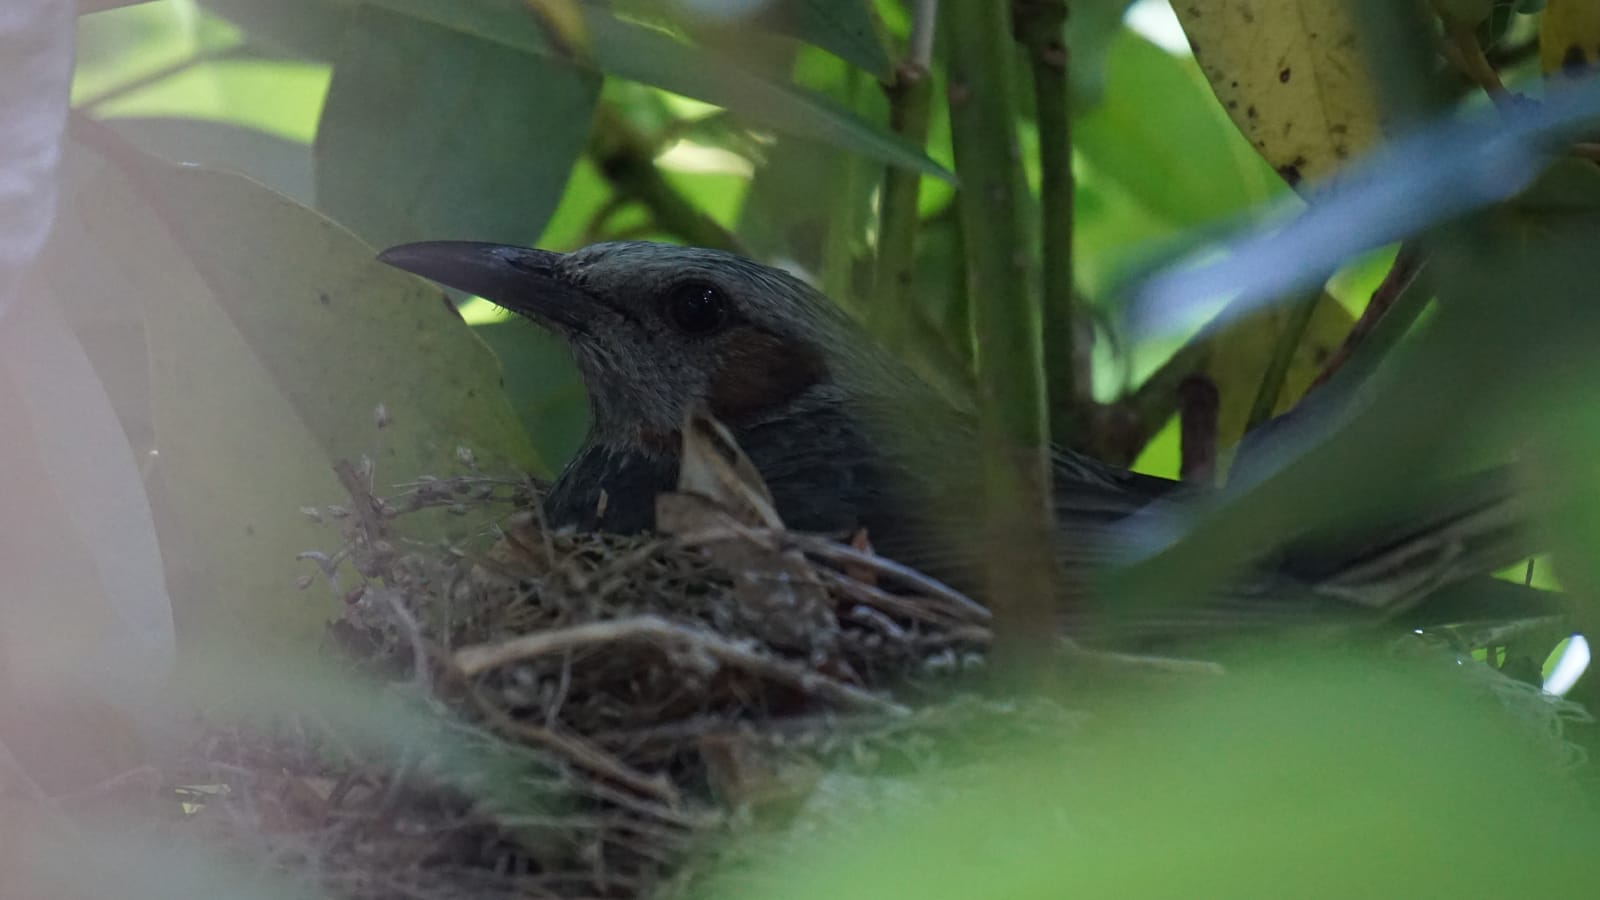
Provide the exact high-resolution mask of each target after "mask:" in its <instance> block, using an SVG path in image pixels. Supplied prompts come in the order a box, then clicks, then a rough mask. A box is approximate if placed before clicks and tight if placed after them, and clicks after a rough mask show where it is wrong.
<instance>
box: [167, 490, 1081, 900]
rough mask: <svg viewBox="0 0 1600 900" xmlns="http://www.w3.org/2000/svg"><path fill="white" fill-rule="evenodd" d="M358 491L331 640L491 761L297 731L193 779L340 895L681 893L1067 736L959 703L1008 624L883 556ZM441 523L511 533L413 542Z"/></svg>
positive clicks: (223, 744)
mask: <svg viewBox="0 0 1600 900" xmlns="http://www.w3.org/2000/svg"><path fill="white" fill-rule="evenodd" d="M340 475H341V478H342V479H343V481H344V483H345V486H346V487H347V489H349V491H350V494H351V497H350V501H349V504H348V505H347V506H340V507H331V508H327V509H324V510H308V514H311V515H315V516H319V517H323V518H328V517H332V518H334V519H336V520H338V522H339V524H340V525H341V526H342V530H343V532H344V535H343V536H344V545H343V547H342V548H341V549H339V550H338V551H337V552H335V553H332V554H328V555H322V554H307V556H308V557H310V558H312V559H315V560H316V561H317V562H318V563H319V564H320V565H321V566H322V569H323V572H324V573H325V574H326V575H327V576H328V579H329V580H330V582H332V583H333V585H334V587H335V589H336V590H338V591H340V593H341V595H342V596H343V597H344V599H345V601H346V603H345V611H344V615H343V616H342V617H341V618H340V619H339V620H338V621H337V622H335V623H334V624H333V625H332V628H331V633H332V635H333V637H334V639H335V640H334V641H332V642H331V644H332V645H333V646H334V647H335V648H336V653H337V655H338V656H339V658H340V659H341V660H342V661H343V663H344V664H345V665H347V666H350V667H356V668H360V669H364V670H366V671H367V672H369V673H376V674H377V675H378V676H379V677H380V678H381V679H382V680H383V681H385V683H386V684H387V685H388V687H389V688H391V689H393V690H395V691H398V692H401V693H404V694H405V695H407V696H408V698H409V699H410V702H411V703H412V708H413V709H420V710H423V711H425V715H426V716H428V717H431V721H432V723H433V724H432V725H431V726H427V728H428V730H432V731H434V732H436V733H437V734H448V735H450V740H449V741H447V742H446V743H447V744H449V745H450V746H457V747H459V746H462V745H463V744H465V745H468V746H470V747H471V748H472V749H471V752H469V753H468V754H467V755H466V756H467V757H468V758H470V760H475V761H476V762H467V763H463V762H461V759H462V758H463V757H461V756H460V755H457V757H456V758H455V759H445V758H443V757H445V756H448V755H449V754H441V753H437V752H435V751H434V750H433V749H432V748H435V747H437V746H443V744H436V743H433V742H431V739H429V738H427V737H421V738H419V739H418V744H417V746H418V748H421V749H417V750H415V752H412V753H410V754H409V755H407V756H405V757H404V758H402V759H400V760H398V761H396V760H393V759H389V758H370V757H364V756H363V755H362V754H360V753H359V752H354V753H353V752H352V751H350V749H349V748H348V747H344V748H343V749H340V750H339V751H338V752H331V751H330V749H329V747H328V744H329V742H328V741H327V740H326V739H324V738H322V737H320V736H319V734H318V733H317V729H315V728H308V727H307V726H306V725H305V723H298V724H297V725H296V727H295V728H294V729H289V730H284V731H282V732H281V733H279V734H277V735H276V736H272V737H267V736H263V734H262V733H260V732H259V731H256V732H251V733H248V734H247V733H245V732H243V731H241V730H240V729H238V728H227V729H212V730H211V732H210V734H209V736H208V738H207V740H206V741H205V742H204V743H203V746H201V747H200V748H199V750H198V752H197V753H196V754H195V760H194V761H193V762H192V764H191V765H190V767H189V769H190V771H189V773H188V776H187V777H188V778H189V779H191V780H193V781H196V782H204V783H215V784H225V785H226V786H227V788H226V791H224V792H220V793H219V792H216V791H211V792H209V793H207V794H204V795H201V796H199V798H198V799H199V800H200V801H201V802H202V803H203V805H204V807H205V808H204V810H203V812H202V813H201V815H203V816H205V817H206V818H208V819H210V820H211V823H212V824H211V827H212V828H213V829H220V831H221V833H223V834H224V835H225V837H226V840H227V842H228V843H230V844H232V845H234V846H235V847H236V848H237V849H240V850H242V851H243V853H244V854H245V855H246V856H247V858H249V859H252V860H255V861H259V860H263V859H265V860H272V861H273V863H272V865H273V867H274V868H275V869H276V870H277V871H278V873H279V874H288V875H290V876H293V877H295V878H298V879H303V880H305V881H307V882H309V883H310V884H309V886H312V887H314V888H316V889H318V890H321V891H324V892H326V893H328V894H329V895H332V896H338V897H349V898H369V897H370V898H378V897H384V898H388V897H397V896H403V897H420V898H428V900H433V898H439V900H443V898H458V897H460V898H465V897H472V898H501V897H504V898H513V897H515V898H523V897H528V898H534V897H538V898H544V897H606V898H630V897H643V896H652V897H655V896H675V895H678V894H681V893H683V892H684V891H687V890H689V889H691V888H692V887H695V886H697V885H699V883H700V879H701V877H702V876H703V875H704V874H705V873H707V872H708V871H710V870H711V869H712V868H714V867H715V868H717V869H719V870H720V871H722V872H727V871H729V870H730V866H731V867H733V868H736V867H737V866H736V858H737V857H739V855H740V854H741V853H751V852H754V851H753V850H750V849H749V848H751V847H754V846H756V843H758V842H752V841H751V840H750V839H751V838H752V836H760V835H768V836H771V835H786V834H794V833H796V832H797V831H805V830H807V829H811V830H815V829H818V828H825V827H832V826H831V825H829V824H828V823H829V821H830V820H839V819H848V818H851V817H853V816H854V815H855V813H858V812H859V810H855V811H851V810H848V809H846V808H845V807H847V806H848V803H842V802H841V801H840V800H839V799H838V798H839V797H850V798H853V799H854V800H857V801H859V800H861V798H864V797H868V796H871V795H872V793H873V790H872V789H869V788H864V787H861V786H860V785H852V786H851V787H848V788H844V789H839V782H838V779H841V778H843V779H857V778H859V779H866V780H868V781H870V782H871V783H872V784H874V785H876V786H880V787H881V786H883V785H887V784H890V783H899V782H902V781H903V779H899V778H897V777H896V776H899V775H903V774H909V773H913V772H918V771H925V770H927V769H928V768H929V767H935V766H951V765H957V764H960V763H961V762H962V761H963V760H968V761H970V760H972V759H975V758H982V756H983V752H984V746H988V745H990V744H991V743H997V742H999V741H1003V740H1007V739H1008V738H1015V737H1016V736H1017V734H1018V731H1019V730H1021V731H1024V732H1033V731H1036V730H1038V729H1042V728H1059V727H1060V725H1061V723H1062V722H1063V721H1064V720H1065V719H1069V718H1070V716H1069V714H1068V713H1066V712H1065V711H1064V710H1062V709H1060V708H1058V707H1056V706H1054V705H1053V704H1051V703H1049V702H1048V701H1044V700H1039V701H1030V702H1028V703H1025V704H1021V703H1015V702H1012V703H1007V702H1000V701H996V700H992V699H984V698H982V697H980V696H978V695H976V694H974V693H972V692H970V691H965V690H963V689H962V686H963V685H964V684H966V683H967V682H966V680H965V679H963V678H962V677H961V676H963V675H966V674H970V673H972V672H974V671H976V670H981V669H982V667H983V662H984V653H985V650H986V648H987V646H988V643H989V641H990V636H991V635H990V631H989V628H988V620H989V614H988V612H987V611H986V610H985V609H984V608H983V607H981V606H980V605H978V604H976V603H974V602H973V601H971V600H970V599H968V598H966V597H964V596H962V595H960V594H958V593H956V592H954V591H953V590H950V589H949V588H946V587H944V586H942V585H940V584H939V583H937V582H935V581H932V580H930V579H928V578H926V577H924V576H921V575H919V574H917V573H916V572H914V571H911V570H908V569H906V568H904V567H902V566H899V565H897V564H895V563H893V562H891V561H889V560H887V559H883V558H881V557H878V556H876V555H874V554H873V553H872V552H871V549H870V548H869V547H867V546H865V545H864V543H863V542H862V541H860V540H858V541H857V542H855V543H854V544H852V543H844V542H837V541H833V540H828V539H826V538H823V537H817V536H811V535H800V534H791V533H788V532H785V531H784V530H782V529H781V528H774V527H762V526H758V525H752V524H748V522H747V521H741V519H740V517H739V516H737V515H734V514H730V513H729V512H728V511H727V510H726V509H724V508H722V507H721V506H719V505H718V504H716V503H714V502H711V501H708V500H706V499H705V498H704V497H698V496H688V495H667V496H665V497H663V498H662V507H661V518H662V521H663V522H664V523H671V524H672V526H673V527H672V528H670V529H669V531H671V533H669V534H666V535H664V536H647V537H636V538H624V537H618V536H608V535H598V534H574V533H558V532H553V531H551V530H549V529H546V528H544V527H542V525H541V523H540V519H539V516H538V515H537V513H536V512H531V511H530V510H536V509H537V506H538V504H537V500H538V489H537V486H535V485H533V484H531V483H528V482H526V481H525V480H520V479H496V478H491V477H487V476H484V475H480V474H469V475H464V476H461V477H455V478H449V479H433V478H429V479H424V480H421V481H419V482H417V483H414V484H410V485H406V486H403V489H402V491H401V493H400V494H398V495H396V496H393V497H387V498H384V497H378V496H375V495H374V494H373V493H372V492H371V491H370V490H369V488H368V486H367V485H368V481H369V478H367V477H365V473H364V472H363V471H362V470H360V469H359V468H357V467H353V466H342V467H341V469H340ZM441 512H443V513H445V514H453V516H447V517H449V518H454V519H455V520H456V521H458V522H465V521H468V520H472V519H474V518H479V517H481V518H483V519H485V520H487V521H493V522H495V523H497V524H495V525H494V526H493V527H490V528H488V529H480V530H479V531H478V533H477V534H476V535H475V536H470V537H469V538H468V539H464V540H463V539H456V540H448V541H440V540H434V541H426V542H421V543H417V542H414V541H412V540H410V539H408V537H407V535H408V532H409V531H411V530H412V529H410V525H411V524H412V523H414V522H415V523H417V524H418V525H419V527H418V528H416V529H415V531H418V532H426V531H427V530H429V529H428V527H426V525H425V523H426V522H427V520H428V518H429V517H433V518H435V519H437V518H439V517H440V513H441ZM458 530H459V529H458ZM352 569H353V570H354V572H356V573H358V576H359V583H358V584H357V585H355V586H354V587H353V588H351V587H349V586H348V585H347V584H344V583H342V582H341V581H340V580H339V579H340V578H341V576H342V577H343V578H345V579H346V580H348V577H349V573H350V571H351V570H352ZM451 742H453V743H451ZM334 743H337V742H336V741H335V742H334ZM495 760H498V761H499V762H498V763H496V762H485V761H495ZM502 764H504V765H502ZM474 766H480V767H481V768H482V769H484V771H483V772H480V773H473V772H463V771H461V769H462V768H463V767H465V768H468V769H470V768H472V767H474ZM452 767H455V768H454V770H452ZM474 779H476V780H474ZM830 785H831V786H832V788H834V789H833V790H830V789H829V787H830ZM819 798H823V799H819ZM827 798H832V799H827ZM735 838H737V839H735ZM741 848H744V849H741Z"/></svg>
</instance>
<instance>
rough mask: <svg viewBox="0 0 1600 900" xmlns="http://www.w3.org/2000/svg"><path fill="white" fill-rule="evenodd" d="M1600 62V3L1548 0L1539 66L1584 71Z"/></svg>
mask: <svg viewBox="0 0 1600 900" xmlns="http://www.w3.org/2000/svg"><path fill="white" fill-rule="evenodd" d="M1596 65H1600V3H1595V2H1594V0H1546V3H1545V8H1544V15H1543V16H1542V17H1541V19H1540V21H1539V68H1541V69H1543V70H1544V71H1545V73H1546V74H1550V73H1554V72H1571V73H1572V74H1581V73H1582V72H1583V70H1585V69H1590V70H1591V71H1592V70H1593V68H1594V67H1595V66H1596Z"/></svg>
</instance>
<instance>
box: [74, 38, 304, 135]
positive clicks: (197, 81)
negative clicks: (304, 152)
mask: <svg viewBox="0 0 1600 900" xmlns="http://www.w3.org/2000/svg"><path fill="white" fill-rule="evenodd" d="M331 74H332V73H331V71H330V70H329V68H328V67H327V66H325V65H318V64H313V63H305V62H296V61H292V60H268V59H250V58H244V59H219V60H211V61H206V62H201V63H198V64H196V65H194V66H191V67H188V68H186V69H184V70H183V71H181V72H176V73H174V74H173V75H171V76H169V77H167V78H163V79H161V80H159V81H156V82H154V83H152V84H149V85H147V86H145V87H143V88H141V89H139V90H137V91H133V92H131V93H127V94H124V95H121V96H118V97H115V98H114V99H111V100H107V101H104V102H101V103H97V104H95V107H94V113H95V115H96V116H100V117H140V118H166V117H172V118H193V119H210V120H214V121H218V122H224V123H227V124H230V125H237V126H240V127H244V128H250V129H253V130H256V131H264V132H266V133H268V134H271V135H274V136H276V137H280V138H283V139H285V140H289V141H296V142H299V143H309V142H310V140H311V138H312V137H313V136H314V135H315V134H316V130H317V115H318V114H319V113H320V112H321V109H322V99H323V97H324V96H325V95H326V94H327V91H328V79H329V77H330V76H331Z"/></svg>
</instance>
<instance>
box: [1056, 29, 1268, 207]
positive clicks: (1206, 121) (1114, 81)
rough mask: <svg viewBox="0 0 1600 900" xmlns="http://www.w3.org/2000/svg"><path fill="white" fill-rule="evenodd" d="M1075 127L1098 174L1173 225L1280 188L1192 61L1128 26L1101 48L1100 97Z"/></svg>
mask: <svg viewBox="0 0 1600 900" xmlns="http://www.w3.org/2000/svg"><path fill="white" fill-rule="evenodd" d="M1074 130H1075V134H1074V135H1073V142H1074V144H1075V145H1076V149H1077V151H1078V152H1079V153H1080V154H1082V156H1083V157H1084V159H1085V160H1086V161H1087V162H1088V163H1089V164H1090V165H1091V166H1093V169H1094V174H1095V175H1098V176H1104V177H1107V178H1110V179H1112V180H1114V181H1116V182H1117V183H1118V184H1120V185H1121V186H1122V187H1123V188H1124V189H1125V190H1126V191H1128V193H1130V194H1131V195H1133V197H1134V198H1135V199H1137V200H1138V201H1139V203H1140V204H1142V205H1143V206H1144V207H1145V208H1147V209H1148V210H1150V211H1151V212H1154V213H1156V214H1158V215H1160V216H1162V217H1163V218H1165V219H1167V220H1168V221H1169V222H1171V224H1173V225H1175V226H1189V225H1197V224H1201V223H1204V222H1207V221H1210V220H1213V219H1216V218H1219V217H1222V216H1227V215H1231V214H1234V213H1237V212H1240V211H1242V210H1244V209H1247V208H1248V207H1250V206H1251V205H1253V204H1255V203H1259V202H1260V201H1262V200H1265V199H1267V198H1269V197H1271V196H1274V195H1276V194H1279V193H1281V190H1282V189H1281V186H1280V184H1281V183H1280V182H1279V181H1278V179H1277V177H1276V176H1274V175H1273V174H1272V171H1271V170H1270V169H1269V168H1268V167H1267V165H1266V164H1265V163H1264V162H1262V160H1261V159H1260V157H1259V156H1257V155H1256V154H1255V152H1254V151H1253V150H1252V149H1251V148H1250V145H1249V144H1248V143H1246V142H1245V140H1244V138H1242V137H1241V136H1240V135H1239V132H1238V130H1237V129H1235V128H1234V127H1233V124H1232V123H1231V122H1229V121H1228V118H1227V116H1226V115H1224V114H1223V111H1222V108H1221V107H1220V106H1218V105H1217V103H1216V101H1215V100H1214V99H1212V97H1211V91H1210V90H1209V89H1208V88H1207V87H1206V83H1205V80H1204V78H1202V77H1201V75H1200V71H1199V69H1198V68H1197V67H1196V66H1195V64H1194V63H1193V61H1191V60H1186V59H1179V58H1178V57H1176V56H1173V55H1172V54H1170V53H1168V52H1166V51H1165V50H1162V49H1161V48H1160V47H1157V46H1156V45H1154V44H1152V43H1150V42H1149V41H1147V40H1145V39H1144V38H1142V37H1140V36H1138V35H1136V34H1134V33H1133V32H1131V31H1128V30H1127V29H1123V30H1122V31H1121V32H1119V33H1118V34H1117V35H1116V37H1115V39H1114V40H1113V41H1112V42H1111V46H1110V49H1109V50H1108V51H1107V67H1106V81H1105V93H1104V101H1103V102H1102V103H1100V104H1099V105H1098V106H1096V107H1095V108H1094V109H1092V110H1090V111H1089V112H1087V113H1085V114H1084V115H1082V116H1080V117H1079V119H1078V121H1077V123H1076V124H1075V129H1074ZM1175 135H1182V137H1181V139H1179V138H1175V137H1174V136H1175Z"/></svg>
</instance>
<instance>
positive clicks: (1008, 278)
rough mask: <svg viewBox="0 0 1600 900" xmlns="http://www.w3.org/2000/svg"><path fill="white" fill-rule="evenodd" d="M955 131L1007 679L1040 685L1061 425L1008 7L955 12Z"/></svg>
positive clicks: (965, 5) (971, 6) (998, 650)
mask: <svg viewBox="0 0 1600 900" xmlns="http://www.w3.org/2000/svg"><path fill="white" fill-rule="evenodd" d="M944 14H945V20H944V26H945V34H946V35H947V36H948V44H949V50H950V88H949V102H950V125H951V136H952V139H953V141H954V145H955V158H956V173H957V175H958V176H959V177H960V179H961V190H960V193H959V195H958V203H959V204H960V211H961V217H962V226H963V227H962V233H963V240H964V244H965V256H966V261H967V285H968V297H969V298H970V302H971V304H972V324H973V331H974V336H975V342H976V348H977V355H976V376H977V377H976V381H977V389H978V390H977V393H978V408H979V422H980V429H981V435H980V444H981V447H980V452H979V456H980V460H981V472H982V477H983V487H984V490H983V496H984V503H985V509H984V516H983V520H984V524H985V525H986V526H987V528H986V530H985V533H984V535H983V537H984V544H983V549H984V551H985V552H984V555H983V559H984V563H983V564H984V566H985V569H984V572H983V576H984V584H985V587H986V588H987V591H986V593H987V599H988V601H989V603H990V604H991V605H992V607H993V609H994V612H995V662H996V665H997V667H998V670H999V674H1000V675H1001V677H1002V678H1007V679H1011V680H1016V679H1018V678H1021V679H1024V680H1026V679H1029V678H1031V677H1032V676H1034V675H1035V674H1036V673H1037V672H1038V671H1039V668H1040V667H1041V666H1042V665H1043V664H1044V662H1045V660H1046V659H1047V658H1048V656H1049V654H1050V653H1051V652H1052V650H1053V648H1054V638H1053V635H1054V634H1055V628H1054V619H1055V617H1054V615H1053V606H1054V602H1055V600H1056V597H1057V595H1058V593H1059V587H1060V584H1059V580H1060V573H1059V570H1058V568H1057V566H1056V563H1055V559H1054V552H1053V550H1054V547H1053V543H1054V541H1053V538H1054V511H1053V503H1052V502H1051V489H1050V475H1051V473H1050V462H1049V461H1050V452H1049V426H1048V422H1049V416H1048V411H1047V407H1046V403H1045V377H1044V344H1043V341H1042V339H1041V333H1040V332H1041V328H1042V323H1041V318H1042V315H1041V311H1040V306H1039V299H1038V297H1037V295H1036V294H1035V293H1034V292H1033V291H1031V290H1030V285H1029V281H1030V278H1029V275H1030V268H1031V265H1030V257H1031V253H1030V249H1029V248H1030V246H1031V241H1030V239H1029V237H1030V235H1029V231H1028V228H1027V226H1026V224H1025V222H1024V220H1023V215H1022V213H1023V207H1024V205H1025V197H1026V194H1025V191H1026V188H1025V187H1024V185H1023V183H1022V174H1021V170H1020V167H1019V166H1018V164H1017V161H1018V160H1019V159H1020V158H1021V155H1020V151H1019V149H1018V144H1017V133H1016V127H1017V121H1018V110H1017V100H1016V96H1015V94H1014V92H1013V90H1012V86H1011V73H1012V71H1013V69H1014V66H1015V59H1014V55H1013V54H1014V44H1013V43H1012V40H1011V36H1010V32H1009V29H1008V27H1007V25H1008V22H1007V19H1008V16H1007V4H1006V3H1005V0H960V2H953V3H948V4H946V5H945V7H944Z"/></svg>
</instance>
